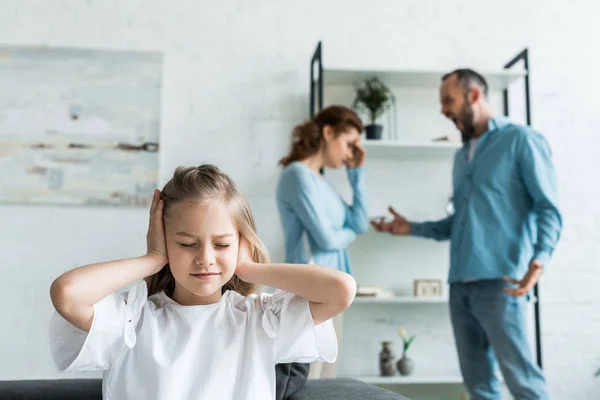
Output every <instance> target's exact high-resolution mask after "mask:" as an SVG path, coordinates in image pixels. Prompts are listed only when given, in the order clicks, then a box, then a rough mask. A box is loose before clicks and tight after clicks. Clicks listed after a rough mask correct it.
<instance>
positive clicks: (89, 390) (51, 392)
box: [0, 379, 102, 400]
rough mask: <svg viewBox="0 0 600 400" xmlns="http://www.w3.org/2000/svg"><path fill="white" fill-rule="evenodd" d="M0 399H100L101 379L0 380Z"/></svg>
mask: <svg viewBox="0 0 600 400" xmlns="http://www.w3.org/2000/svg"><path fill="white" fill-rule="evenodd" d="M0 399H2V400H40V399H44V400H76V399H77V400H102V379H47V380H43V379H40V380H22V381H18V380H17V381H0Z"/></svg>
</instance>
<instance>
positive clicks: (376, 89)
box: [352, 76, 394, 123]
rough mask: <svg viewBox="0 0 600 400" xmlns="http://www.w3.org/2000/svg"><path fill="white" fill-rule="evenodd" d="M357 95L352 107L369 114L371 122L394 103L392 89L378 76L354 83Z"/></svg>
mask: <svg viewBox="0 0 600 400" xmlns="http://www.w3.org/2000/svg"><path fill="white" fill-rule="evenodd" d="M354 90H355V92H356V97H355V99H354V102H353V103H352V107H353V108H355V109H358V110H361V111H364V112H366V113H368V114H369V119H370V120H371V123H375V120H376V119H377V118H378V117H380V116H381V115H382V114H383V113H384V112H385V111H386V110H387V109H388V108H389V107H391V106H392V104H393V99H394V96H393V94H392V92H391V90H390V89H389V88H388V87H387V86H386V85H385V84H384V83H383V82H381V81H380V80H379V78H377V77H375V76H374V77H372V78H369V79H366V80H365V81H364V82H363V83H362V84H360V85H358V84H355V85H354Z"/></svg>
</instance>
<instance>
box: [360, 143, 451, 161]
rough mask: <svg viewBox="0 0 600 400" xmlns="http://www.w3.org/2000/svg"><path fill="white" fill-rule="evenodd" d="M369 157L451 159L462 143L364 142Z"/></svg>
mask: <svg viewBox="0 0 600 400" xmlns="http://www.w3.org/2000/svg"><path fill="white" fill-rule="evenodd" d="M362 145H363V146H364V148H365V149H366V150H367V157H371V156H374V157H392V158H396V159H402V158H415V157H416V158H426V157H438V156H445V157H451V156H453V155H454V153H456V151H457V150H458V149H460V148H461V146H462V145H461V144H460V143H451V142H402V141H397V140H363V141H362Z"/></svg>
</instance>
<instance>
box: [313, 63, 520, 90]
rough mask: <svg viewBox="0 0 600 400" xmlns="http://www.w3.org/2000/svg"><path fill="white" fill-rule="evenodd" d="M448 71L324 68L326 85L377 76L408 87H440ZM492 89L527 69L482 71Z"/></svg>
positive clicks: (510, 81)
mask: <svg viewBox="0 0 600 400" xmlns="http://www.w3.org/2000/svg"><path fill="white" fill-rule="evenodd" d="M446 72H447V71H411V70H387V71H386V70H357V69H346V68H324V69H323V78H324V82H323V83H324V84H325V85H352V84H353V83H354V82H357V81H362V80H364V79H367V78H370V77H373V76H376V77H378V78H379V79H381V80H382V81H384V82H386V83H387V84H388V85H389V86H401V87H406V88H438V87H439V85H440V82H441V80H442V77H443V76H444V73H446ZM481 73H482V74H483V75H484V76H485V77H486V80H487V81H488V85H489V86H490V89H492V90H497V89H505V88H507V87H508V86H509V85H510V84H512V83H514V82H515V81H517V80H518V79H521V78H523V77H524V76H525V75H526V71H523V70H518V71H513V70H510V71H509V70H499V71H482V72H481Z"/></svg>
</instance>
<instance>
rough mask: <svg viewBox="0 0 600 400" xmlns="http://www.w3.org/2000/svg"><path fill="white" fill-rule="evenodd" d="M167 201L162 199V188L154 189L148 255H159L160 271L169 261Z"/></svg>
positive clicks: (147, 238) (149, 225)
mask: <svg viewBox="0 0 600 400" xmlns="http://www.w3.org/2000/svg"><path fill="white" fill-rule="evenodd" d="M164 208H165V202H164V200H163V199H162V194H161V192H160V190H158V189H156V190H154V196H153V197H152V204H151V206H150V221H149V224H148V233H147V234H146V245H147V255H151V256H154V257H157V258H158V260H159V261H160V262H159V263H157V265H160V268H159V269H158V270H157V271H156V272H158V271H160V270H161V269H162V268H163V267H164V266H165V265H166V264H168V263H169V257H168V256H167V242H166V239H165V223H164V220H163V212H164Z"/></svg>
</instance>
